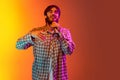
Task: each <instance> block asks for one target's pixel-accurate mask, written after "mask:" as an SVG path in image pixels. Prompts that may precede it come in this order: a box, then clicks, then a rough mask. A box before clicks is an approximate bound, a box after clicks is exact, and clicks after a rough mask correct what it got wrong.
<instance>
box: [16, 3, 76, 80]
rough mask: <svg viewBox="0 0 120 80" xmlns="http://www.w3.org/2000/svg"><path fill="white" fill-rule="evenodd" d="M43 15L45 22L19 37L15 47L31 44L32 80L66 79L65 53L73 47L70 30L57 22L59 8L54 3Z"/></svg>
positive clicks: (25, 47) (20, 47)
mask: <svg viewBox="0 0 120 80" xmlns="http://www.w3.org/2000/svg"><path fill="white" fill-rule="evenodd" d="M44 16H45V21H46V24H45V25H44V26H42V27H38V28H34V29H33V30H31V31H30V32H29V33H28V34H26V35H24V36H23V37H22V38H19V39H18V41H17V43H16V47H17V48H18V49H27V48H28V47H30V46H33V55H34V63H33V67H32V80H68V76H67V69H66V55H67V54H71V53H72V52H73V49H74V43H73V41H72V38H71V35H70V31H69V30H67V29H65V28H62V27H61V26H60V25H59V24H58V21H59V18H60V9H59V7H57V6H56V5H50V6H48V7H47V8H46V9H45V11H44Z"/></svg>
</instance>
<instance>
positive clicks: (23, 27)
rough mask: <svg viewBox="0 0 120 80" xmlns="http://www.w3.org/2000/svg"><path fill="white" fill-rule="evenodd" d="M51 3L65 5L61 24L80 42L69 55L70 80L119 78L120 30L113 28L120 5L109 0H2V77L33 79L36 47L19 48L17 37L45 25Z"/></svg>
mask: <svg viewBox="0 0 120 80" xmlns="http://www.w3.org/2000/svg"><path fill="white" fill-rule="evenodd" d="M49 4H56V5H58V6H59V7H60V8H61V12H62V13H61V18H60V24H61V25H62V26H65V27H66V28H68V29H69V30H70V31H71V34H72V37H73V40H74V42H75V44H76V49H75V50H74V53H73V55H71V56H67V66H68V75H69V80H119V79H118V78H119V75H118V74H119V67H120V66H119V64H118V63H119V55H118V54H115V53H120V51H119V44H118V42H119V41H120V39H119V37H117V36H119V35H118V34H119V29H118V28H116V27H114V28H112V26H118V22H119V21H115V20H118V18H119V16H116V15H119V14H120V12H119V11H118V7H119V6H118V5H119V4H118V2H116V3H115V1H114V2H112V1H109V2H108V1H107V0H101V1H96V0H0V80H32V79H31V78H32V76H31V75H32V73H31V72H32V71H31V68H32V62H33V59H34V58H33V55H32V47H31V48H29V49H27V50H17V49H16V48H15V45H16V40H17V39H18V38H19V37H21V36H23V35H24V34H26V33H27V32H28V31H29V30H31V29H32V28H33V27H37V26H42V25H44V16H43V11H44V9H45V8H46V6H48V5H49ZM111 5H112V6H111ZM116 17H117V18H116ZM118 51H119V52H118ZM113 53H114V55H112V54H113ZM117 73H118V74H117Z"/></svg>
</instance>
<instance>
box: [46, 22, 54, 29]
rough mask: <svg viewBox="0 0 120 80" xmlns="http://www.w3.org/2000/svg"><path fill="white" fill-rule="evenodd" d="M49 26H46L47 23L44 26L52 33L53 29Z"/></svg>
mask: <svg viewBox="0 0 120 80" xmlns="http://www.w3.org/2000/svg"><path fill="white" fill-rule="evenodd" d="M50 25H51V24H48V23H46V24H45V26H46V29H47V30H49V31H52V30H53V28H52V27H51V26H50Z"/></svg>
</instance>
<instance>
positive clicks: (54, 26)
mask: <svg viewBox="0 0 120 80" xmlns="http://www.w3.org/2000/svg"><path fill="white" fill-rule="evenodd" d="M50 26H51V27H52V28H58V27H59V26H60V24H58V23H57V22H52V24H51V25H50Z"/></svg>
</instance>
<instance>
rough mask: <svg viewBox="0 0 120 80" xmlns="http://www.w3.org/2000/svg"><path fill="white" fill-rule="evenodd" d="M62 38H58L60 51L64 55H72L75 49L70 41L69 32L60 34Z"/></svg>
mask: <svg viewBox="0 0 120 80" xmlns="http://www.w3.org/2000/svg"><path fill="white" fill-rule="evenodd" d="M61 35H62V37H61V38H60V44H61V49H62V51H63V53H64V54H72V53H73V50H74V48H75V44H74V42H73V40H72V37H71V34H70V31H69V30H65V31H63V32H61Z"/></svg>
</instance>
